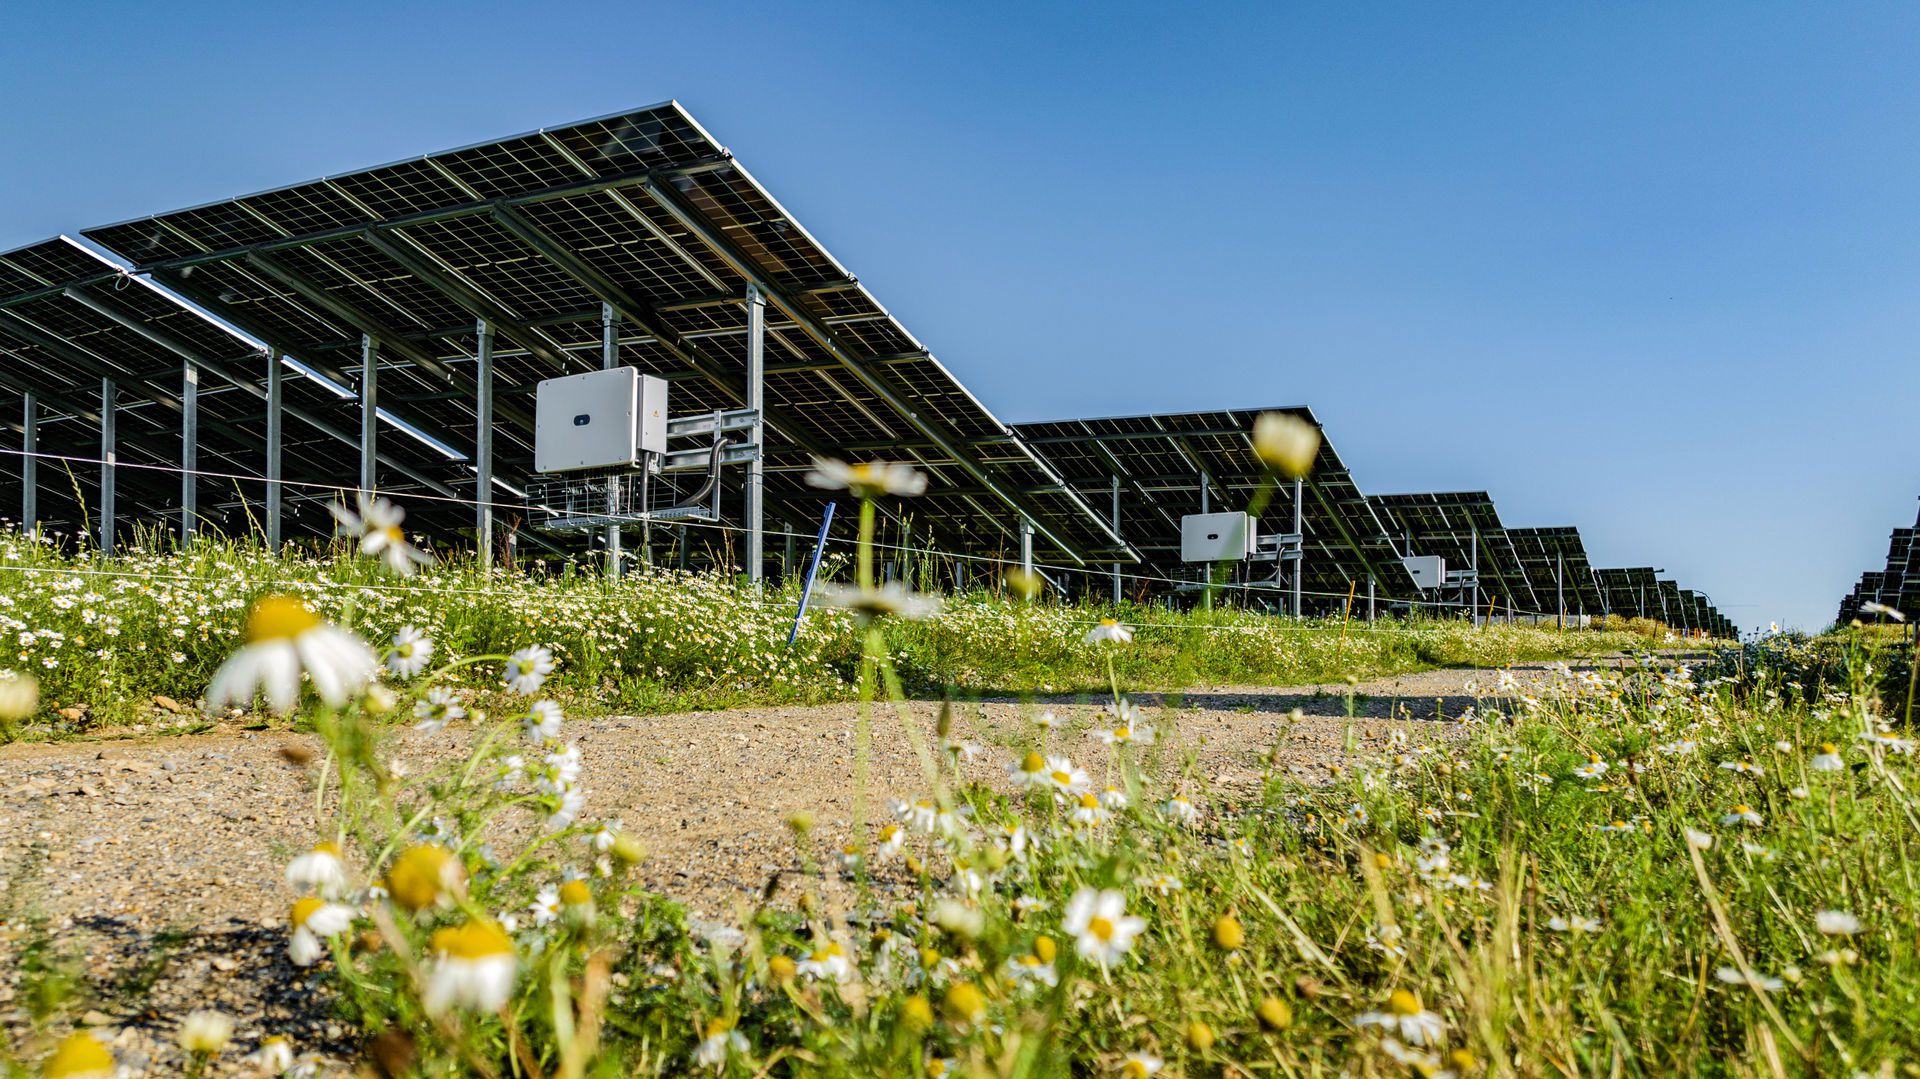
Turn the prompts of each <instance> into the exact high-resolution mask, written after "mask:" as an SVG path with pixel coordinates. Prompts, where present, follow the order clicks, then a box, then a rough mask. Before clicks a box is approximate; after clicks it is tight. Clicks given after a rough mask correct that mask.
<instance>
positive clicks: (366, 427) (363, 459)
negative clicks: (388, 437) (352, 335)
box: [360, 334, 380, 497]
mask: <svg viewBox="0 0 1920 1079" xmlns="http://www.w3.org/2000/svg"><path fill="white" fill-rule="evenodd" d="M379 412H380V346H379V345H377V344H375V343H374V340H373V335H372V334H361V335H360V493H362V494H364V495H367V496H368V497H372V495H373V492H374V490H375V485H374V481H375V480H377V479H378V478H379V477H378V475H377V474H376V472H375V467H374V466H375V464H376V460H375V458H376V456H377V455H378V453H379V452H380V446H379V441H380V420H379Z"/></svg>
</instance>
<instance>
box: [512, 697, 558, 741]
mask: <svg viewBox="0 0 1920 1079" xmlns="http://www.w3.org/2000/svg"><path fill="white" fill-rule="evenodd" d="M560 720H561V712H560V706H559V705H557V704H555V703H553V702H552V701H535V702H533V704H531V705H529V706H528V708H527V714H526V715H524V716H522V717H521V718H520V728H521V729H522V730H523V731H525V732H526V735H527V741H529V742H557V741H559V740H560Z"/></svg>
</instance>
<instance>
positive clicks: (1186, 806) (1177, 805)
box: [1165, 794, 1200, 825]
mask: <svg viewBox="0 0 1920 1079" xmlns="http://www.w3.org/2000/svg"><path fill="white" fill-rule="evenodd" d="M1165 809H1166V813H1167V816H1168V817H1169V818H1171V819H1172V820H1173V822H1174V823H1175V824H1184V825H1192V824H1194V823H1196V822H1198V821H1199V820H1200V811H1199V810H1198V809H1195V808H1194V805H1193V803H1192V802H1190V801H1188V800H1187V797H1186V795H1184V794H1176V795H1174V796H1173V797H1171V798H1169V799H1167V804H1166V806H1165Z"/></svg>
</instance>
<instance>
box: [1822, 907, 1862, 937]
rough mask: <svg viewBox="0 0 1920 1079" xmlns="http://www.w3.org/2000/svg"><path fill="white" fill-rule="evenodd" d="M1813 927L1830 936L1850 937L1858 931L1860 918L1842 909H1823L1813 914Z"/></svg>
mask: <svg viewBox="0 0 1920 1079" xmlns="http://www.w3.org/2000/svg"><path fill="white" fill-rule="evenodd" d="M1813 925H1814V928H1816V929H1818V930H1820V932H1822V933H1825V934H1826V935H1827V936H1830V937H1850V936H1852V935H1853V934H1855V933H1858V932H1860V919H1858V918H1856V917H1854V916H1853V915H1852V914H1850V913H1848V912H1847V911H1844V910H1823V911H1820V912H1818V913H1816V914H1815V915H1814V916H1813Z"/></svg>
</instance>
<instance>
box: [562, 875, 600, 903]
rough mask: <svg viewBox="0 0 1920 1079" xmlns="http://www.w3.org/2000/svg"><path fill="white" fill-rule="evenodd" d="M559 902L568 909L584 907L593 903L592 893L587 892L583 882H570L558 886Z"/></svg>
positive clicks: (585, 884) (585, 883)
mask: <svg viewBox="0 0 1920 1079" xmlns="http://www.w3.org/2000/svg"><path fill="white" fill-rule="evenodd" d="M560 902H562V903H565V904H566V905H567V906H570V907H579V906H584V905H586V904H588V903H591V902H593V893H592V892H589V891H587V882H586V881H584V880H570V881H567V882H566V883H565V884H562V885H561V886H560Z"/></svg>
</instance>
